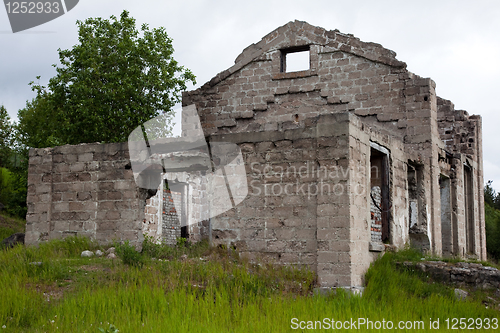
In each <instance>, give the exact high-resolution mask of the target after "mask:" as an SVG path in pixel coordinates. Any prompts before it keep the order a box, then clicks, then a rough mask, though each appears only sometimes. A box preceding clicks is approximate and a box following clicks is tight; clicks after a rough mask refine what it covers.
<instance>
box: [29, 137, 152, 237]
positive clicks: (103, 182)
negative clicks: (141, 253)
mask: <svg viewBox="0 0 500 333" xmlns="http://www.w3.org/2000/svg"><path fill="white" fill-rule="evenodd" d="M28 172H29V176H28V197H27V203H28V213H27V215H26V240H25V241H26V244H37V243H38V242H40V241H44V240H50V239H55V238H63V237H65V236H67V235H78V236H88V237H90V238H92V239H95V240H97V241H98V242H99V243H110V242H112V241H113V240H129V241H130V242H131V244H134V245H139V244H141V243H142V240H143V234H142V223H143V220H144V205H145V200H146V198H147V192H146V191H143V190H141V189H139V188H137V186H136V184H135V181H134V177H133V173H132V170H131V169H130V161H129V155H128V146H127V144H126V143H112V144H97V143H94V144H82V145H77V146H70V145H66V146H61V147H55V148H43V149H31V150H30V159H29V171H28Z"/></svg>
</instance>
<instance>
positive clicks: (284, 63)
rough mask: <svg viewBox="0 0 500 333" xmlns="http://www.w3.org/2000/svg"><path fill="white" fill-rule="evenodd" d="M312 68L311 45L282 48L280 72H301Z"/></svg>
mask: <svg viewBox="0 0 500 333" xmlns="http://www.w3.org/2000/svg"><path fill="white" fill-rule="evenodd" d="M310 68H311V58H310V50H309V46H301V47H295V48H289V49H285V50H281V68H280V72H282V73H290V72H300V71H307V70H309V69H310Z"/></svg>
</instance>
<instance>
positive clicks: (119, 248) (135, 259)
mask: <svg viewBox="0 0 500 333" xmlns="http://www.w3.org/2000/svg"><path fill="white" fill-rule="evenodd" d="M115 248H116V254H117V255H118V257H120V258H121V259H122V261H123V263H124V264H125V265H128V266H134V267H139V268H141V267H142V266H143V265H144V258H143V256H142V254H141V253H140V252H137V251H136V250H135V248H134V247H133V246H132V245H130V243H129V241H125V242H124V243H122V244H118V245H116V246H115Z"/></svg>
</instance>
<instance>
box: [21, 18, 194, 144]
mask: <svg viewBox="0 0 500 333" xmlns="http://www.w3.org/2000/svg"><path fill="white" fill-rule="evenodd" d="M77 25H78V36H79V37H78V39H79V44H77V45H75V46H74V47H73V48H72V49H70V50H61V49H59V50H58V52H59V60H60V62H61V65H62V66H61V67H56V65H53V66H54V67H56V71H57V74H56V76H54V77H53V78H51V79H50V80H49V83H48V86H47V88H45V87H43V86H40V85H39V84H35V83H33V82H32V83H31V85H32V89H33V90H36V91H37V97H36V98H35V99H34V100H33V101H32V102H30V103H27V106H26V108H25V109H23V110H21V111H20V114H19V119H20V123H19V131H20V137H21V138H22V140H21V141H23V143H24V144H25V145H27V146H30V147H46V146H54V145H61V144H78V143H83V142H97V141H99V142H124V141H126V140H127V137H128V135H129V134H130V132H131V131H132V130H133V129H134V128H136V127H137V126H139V125H140V124H142V123H144V122H145V121H147V120H149V119H151V118H153V117H156V116H158V115H159V114H160V113H163V114H165V115H166V116H167V117H166V119H168V121H171V119H172V117H173V113H172V111H171V108H172V107H173V106H174V104H175V103H177V102H179V101H180V97H181V92H182V91H183V90H186V88H187V87H186V84H187V83H188V82H192V83H195V77H194V75H193V74H192V73H191V71H189V70H188V69H185V68H184V67H182V66H180V65H179V64H178V63H177V61H175V60H174V58H173V52H174V49H173V47H172V40H171V39H170V38H169V37H168V35H167V33H166V32H165V29H164V28H155V29H152V30H150V29H149V27H148V25H146V24H143V25H142V27H141V33H139V31H138V30H137V28H136V24H135V19H133V18H132V17H130V16H129V13H128V12H127V11H123V13H122V14H121V15H120V18H119V19H117V18H116V17H115V16H111V18H110V19H109V20H108V19H102V18H89V19H87V20H86V21H85V22H81V21H77ZM41 120H45V122H44V121H41Z"/></svg>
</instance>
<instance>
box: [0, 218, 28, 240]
mask: <svg viewBox="0 0 500 333" xmlns="http://www.w3.org/2000/svg"><path fill="white" fill-rule="evenodd" d="M25 225H26V221H25V220H22V219H19V218H15V217H10V216H9V215H7V214H5V213H3V212H0V241H1V240H3V239H5V238H7V237H9V236H10V235H12V234H15V233H16V232H24V228H25Z"/></svg>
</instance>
